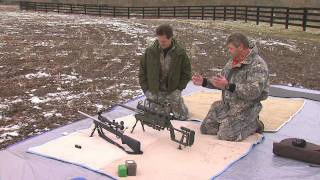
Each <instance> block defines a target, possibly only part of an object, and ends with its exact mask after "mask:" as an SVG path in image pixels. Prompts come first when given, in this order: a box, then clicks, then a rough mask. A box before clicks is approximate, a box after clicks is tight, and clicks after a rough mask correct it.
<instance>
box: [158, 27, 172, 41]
mask: <svg viewBox="0 0 320 180" xmlns="http://www.w3.org/2000/svg"><path fill="white" fill-rule="evenodd" d="M156 34H157V36H163V35H166V36H167V38H168V39H169V38H171V37H173V30H172V27H171V26H170V25H169V24H162V25H160V26H159V27H157V30H156Z"/></svg>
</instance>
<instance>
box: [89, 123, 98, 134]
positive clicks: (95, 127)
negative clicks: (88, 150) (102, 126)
mask: <svg viewBox="0 0 320 180" xmlns="http://www.w3.org/2000/svg"><path fill="white" fill-rule="evenodd" d="M96 129H97V125H95V126H94V128H93V130H92V132H91V134H90V137H92V136H93V134H94V132H95V131H96Z"/></svg>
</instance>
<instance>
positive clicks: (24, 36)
mask: <svg viewBox="0 0 320 180" xmlns="http://www.w3.org/2000/svg"><path fill="white" fill-rule="evenodd" d="M0 18H1V20H0V149H1V148H5V147H7V146H8V145H10V144H13V143H15V142H17V141H21V140H23V139H25V138H28V137H31V136H34V135H37V134H41V133H43V132H45V131H48V130H50V129H54V128H57V127H60V126H63V125H66V124H69V123H72V122H74V121H77V120H79V119H81V116H79V114H78V113H77V110H82V111H85V112H88V113H89V114H92V115H94V114H95V113H96V112H97V111H98V110H99V109H103V108H107V107H108V106H110V105H112V104H113V103H118V102H124V101H127V100H129V99H131V98H133V97H136V96H138V95H142V91H141V90H140V87H139V85H138V80H137V74H138V63H139V57H140V56H141V55H142V53H143V52H144V49H145V48H146V47H147V46H148V45H150V44H151V43H152V42H153V41H154V40H155V35H154V34H155V32H154V31H155V28H156V27H157V26H158V25H159V24H162V23H169V24H171V25H172V26H173V27H174V30H175V36H176V38H177V39H178V40H179V41H180V42H182V43H183V44H184V45H185V47H186V49H187V51H188V55H189V56H190V58H191V60H192V68H193V73H201V74H204V75H205V76H211V75H214V74H217V73H219V71H220V70H221V68H223V66H224V64H225V63H226V60H227V58H228V54H227V51H226V48H225V40H226V38H227V36H228V35H229V34H230V33H232V32H235V31H241V32H243V33H245V34H247V35H248V36H249V38H250V40H252V41H253V42H254V43H255V44H256V45H257V46H258V48H259V50H260V54H261V56H262V57H263V58H265V60H266V61H267V63H268V65H269V68H270V78H271V83H272V84H284V85H293V86H298V87H303V88H309V89H316V90H320V71H319V69H320V59H319V56H320V32H319V31H320V30H308V31H307V32H303V31H302V30H301V29H300V28H290V29H289V30H285V29H284V27H282V26H275V27H273V28H270V27H268V25H264V24H262V25H259V26H256V25H254V24H252V23H247V24H245V23H243V22H222V21H209V20H205V21H199V20H181V19H179V20H173V19H171V20H164V19H160V20H154V19H153V20H152V19H149V20H147V19H145V20H142V19H129V20H128V19H113V18H109V17H94V16H84V15H63V14H55V13H48V14H45V13H35V12H20V11H19V10H18V9H17V7H14V6H0Z"/></svg>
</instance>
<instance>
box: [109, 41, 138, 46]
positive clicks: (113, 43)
mask: <svg viewBox="0 0 320 180" xmlns="http://www.w3.org/2000/svg"><path fill="white" fill-rule="evenodd" d="M111 45H116V46H130V45H133V44H132V43H118V42H112V43H111Z"/></svg>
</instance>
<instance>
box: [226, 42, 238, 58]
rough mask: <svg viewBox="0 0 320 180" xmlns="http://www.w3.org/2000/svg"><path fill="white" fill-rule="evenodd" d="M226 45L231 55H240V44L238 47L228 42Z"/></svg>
mask: <svg viewBox="0 0 320 180" xmlns="http://www.w3.org/2000/svg"><path fill="white" fill-rule="evenodd" d="M227 46H228V51H229V53H230V54H231V56H232V57H238V56H239V55H240V52H241V50H242V44H241V45H240V46H239V47H236V46H235V45H233V44H232V43H229V44H228V45H227Z"/></svg>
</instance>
